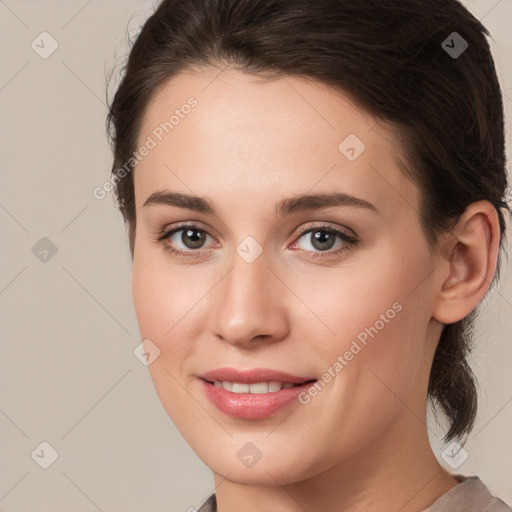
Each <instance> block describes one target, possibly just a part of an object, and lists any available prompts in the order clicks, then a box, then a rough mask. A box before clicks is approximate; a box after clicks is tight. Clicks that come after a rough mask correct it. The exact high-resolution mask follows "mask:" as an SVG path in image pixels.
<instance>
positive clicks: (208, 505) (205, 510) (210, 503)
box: [197, 493, 217, 512]
mask: <svg viewBox="0 0 512 512" xmlns="http://www.w3.org/2000/svg"><path fill="white" fill-rule="evenodd" d="M197 512H217V497H216V496H215V493H213V494H210V496H208V498H207V499H206V501H205V502H204V503H203V504H202V505H201V506H200V507H199V509H198V510H197Z"/></svg>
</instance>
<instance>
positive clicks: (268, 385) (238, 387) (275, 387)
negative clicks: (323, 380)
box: [202, 379, 317, 395]
mask: <svg viewBox="0 0 512 512" xmlns="http://www.w3.org/2000/svg"><path fill="white" fill-rule="evenodd" d="M202 380H204V381H205V382H207V383H208V384H211V385H213V386H215V387H216V388H221V389H224V390H226V391H229V392H230V393H237V394H249V393H250V394H253V395H256V394H267V393H277V392H278V391H281V390H282V389H292V388H297V387H301V386H304V385H305V384H310V383H313V382H316V380H317V379H310V380H307V381H304V382H282V381H278V380H271V381H263V382H254V383H247V382H232V381H221V380H215V381H210V380H206V379H202Z"/></svg>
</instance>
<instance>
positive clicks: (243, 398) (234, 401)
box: [199, 368, 317, 420]
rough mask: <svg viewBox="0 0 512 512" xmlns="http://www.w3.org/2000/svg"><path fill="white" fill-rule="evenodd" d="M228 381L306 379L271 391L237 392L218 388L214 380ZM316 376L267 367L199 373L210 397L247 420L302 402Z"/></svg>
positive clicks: (217, 405) (204, 390)
mask: <svg viewBox="0 0 512 512" xmlns="http://www.w3.org/2000/svg"><path fill="white" fill-rule="evenodd" d="M216 380H219V381H228V382H240V383H244V384H254V383H256V382H268V381H272V380H274V381H280V382H292V383H294V384H298V383H303V384H301V385H300V386H295V387H293V388H287V389H281V390H280V391H275V392H271V393H233V392H231V391H227V390H225V389H224V388H217V387H215V386H214V384H213V382H214V381H216ZM316 381H317V379H314V378H312V377H309V378H308V377H299V376H297V375H292V374H290V373H286V372H281V371H277V370H269V369H265V368H255V369H252V370H246V371H239V370H236V369H234V368H219V369H217V370H212V371H210V372H206V373H204V374H202V375H201V376H199V383H200V386H201V388H202V389H203V392H204V393H205V394H206V396H207V397H208V398H209V400H210V401H211V402H212V403H213V405H215V407H217V409H219V410H220V411H221V412H223V413H224V414H226V415H228V416H231V417H232V418H238V419H244V420H260V419H263V418H267V417H268V416H271V415H272V414H275V413H277V412H278V411H280V410H282V409H284V408H285V407H288V406H291V405H292V404H294V403H295V404H297V403H299V401H298V397H299V395H300V394H301V393H303V392H305V391H307V389H308V388H309V387H311V386H313V385H314V384H315V383H316Z"/></svg>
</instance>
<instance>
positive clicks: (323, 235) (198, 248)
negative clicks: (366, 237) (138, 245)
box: [157, 224, 358, 258]
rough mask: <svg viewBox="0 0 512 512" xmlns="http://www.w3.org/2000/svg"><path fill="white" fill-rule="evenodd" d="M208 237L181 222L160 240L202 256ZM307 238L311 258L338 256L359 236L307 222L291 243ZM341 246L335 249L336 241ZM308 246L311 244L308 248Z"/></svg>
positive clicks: (178, 252) (303, 249)
mask: <svg viewBox="0 0 512 512" xmlns="http://www.w3.org/2000/svg"><path fill="white" fill-rule="evenodd" d="M208 238H212V237H211V236H210V235H209V234H208V233H207V232H206V231H205V230H204V229H201V228H200V227H198V226H195V225H193V224H182V225H180V226H176V227H173V228H170V229H167V230H165V229H164V230H163V231H162V232H161V233H160V234H159V236H158V238H157V241H159V242H161V243H163V244H164V247H165V249H166V250H167V251H169V252H170V253H171V254H176V255H178V256H183V257H196V256H200V255H201V253H202V249H205V247H204V246H205V243H206V241H207V239H208ZM302 239H304V241H306V242H307V243H306V244H305V245H306V247H299V250H300V251H301V252H305V253H311V256H310V257H311V258H323V257H328V256H335V255H337V254H339V253H341V252H343V251H346V250H348V249H351V248H352V247H354V246H355V245H356V244H357V242H358V238H357V237H356V236H354V235H349V234H348V233H345V232H343V231H340V230H338V229H334V228H332V227H329V226H326V225H316V226H315V225H313V226H312V225H311V224H310V225H306V226H304V227H303V228H302V229H301V230H300V231H299V237H298V239H296V242H294V244H293V245H292V246H291V248H292V249H294V248H295V246H297V245H299V246H300V245H301V244H299V241H301V240H302ZM337 241H338V242H339V243H338V247H337V248H335V249H333V247H334V246H335V244H336V242H337ZM180 245H181V247H180ZM308 245H309V247H307V246H308Z"/></svg>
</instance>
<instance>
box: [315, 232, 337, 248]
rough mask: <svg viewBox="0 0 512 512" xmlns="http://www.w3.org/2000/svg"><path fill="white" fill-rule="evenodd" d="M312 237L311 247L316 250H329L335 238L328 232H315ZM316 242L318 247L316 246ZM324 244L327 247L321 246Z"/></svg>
mask: <svg viewBox="0 0 512 512" xmlns="http://www.w3.org/2000/svg"><path fill="white" fill-rule="evenodd" d="M313 235H314V236H313V247H315V248H316V249H330V248H331V247H332V246H333V245H334V241H335V236H333V233H330V232H329V231H315V232H314V233H313ZM317 242H318V244H320V246H317ZM325 243H327V245H328V247H325V246H322V244H325Z"/></svg>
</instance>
